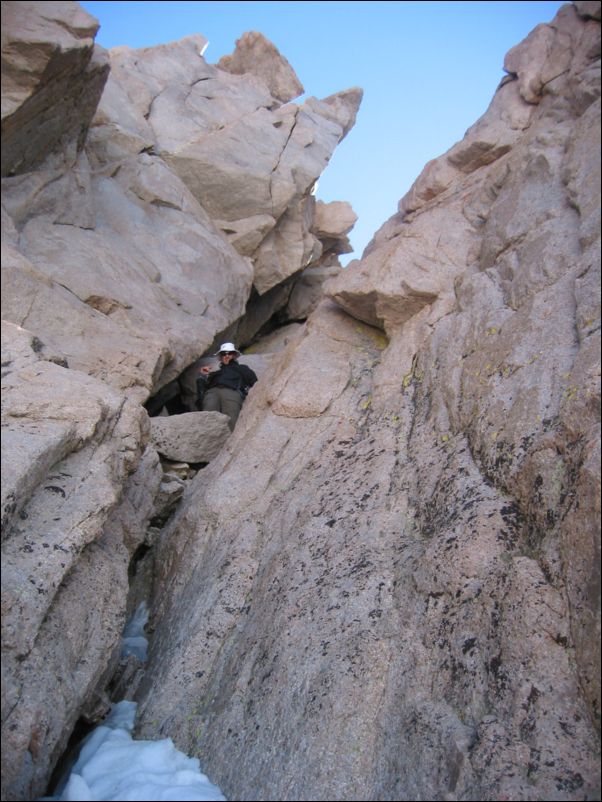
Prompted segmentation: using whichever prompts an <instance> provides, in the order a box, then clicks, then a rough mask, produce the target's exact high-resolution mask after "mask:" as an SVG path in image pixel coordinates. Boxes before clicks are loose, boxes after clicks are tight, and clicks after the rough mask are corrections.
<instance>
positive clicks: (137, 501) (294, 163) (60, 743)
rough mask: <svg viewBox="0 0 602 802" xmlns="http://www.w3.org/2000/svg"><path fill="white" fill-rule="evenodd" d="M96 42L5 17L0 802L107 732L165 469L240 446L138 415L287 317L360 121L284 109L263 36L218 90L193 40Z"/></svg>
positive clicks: (332, 102)
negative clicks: (235, 340)
mask: <svg viewBox="0 0 602 802" xmlns="http://www.w3.org/2000/svg"><path fill="white" fill-rule="evenodd" d="M97 29H98V21H97V20H95V19H94V18H93V17H91V16H90V15H89V14H87V13H86V12H85V11H84V10H83V9H82V8H81V7H80V6H79V5H78V4H77V3H75V2H3V3H2V76H3V82H2V87H3V96H2V177H3V178H2V319H3V322H2V370H3V374H2V376H3V378H2V382H3V384H2V524H3V529H2V565H3V582H2V645H3V684H2V711H3V712H2V728H3V729H2V733H3V752H2V794H3V799H4V798H6V799H34V798H36V797H38V796H41V795H43V794H44V793H46V792H47V790H48V789H47V785H48V782H49V779H50V776H51V773H52V771H53V769H54V767H55V766H56V764H57V761H58V760H59V758H60V756H61V754H62V753H63V752H64V750H65V748H66V746H67V743H68V740H69V737H70V735H71V733H72V731H73V730H74V727H75V726H76V724H77V723H78V722H79V724H82V723H86V724H89V723H92V722H94V721H97V720H98V719H99V718H100V717H102V716H103V715H104V713H105V712H106V711H107V709H108V704H109V701H110V700H109V697H108V695H107V689H108V688H109V685H110V683H111V681H112V680H113V679H114V672H115V669H116V667H117V664H118V662H119V648H120V639H121V632H122V629H123V624H124V622H125V618H126V613H127V611H128V610H129V611H131V606H132V604H133V599H134V598H135V599H136V600H140V598H142V596H141V594H142V593H143V591H144V587H143V584H142V583H141V582H139V581H138V578H139V576H140V575H142V574H144V575H145V576H147V575H148V583H150V582H151V581H152V576H151V573H150V571H149V568H148V565H150V564H152V562H151V563H146V564H145V567H144V570H142V568H141V566H140V565H139V561H140V555H141V554H144V553H146V552H148V551H149V550H150V551H151V552H152V548H153V542H154V539H155V538H156V537H157V536H158V534H159V529H158V527H159V526H160V525H162V523H163V522H164V521H165V520H166V519H167V518H169V516H170V514H171V511H172V510H173V508H174V505H175V504H176V503H177V500H178V498H179V497H180V496H182V495H183V493H184V489H185V485H186V481H188V479H180V478H179V477H178V476H176V475H175V474H174V473H173V471H175V470H176V466H177V463H174V462H173V461H172V462H171V463H170V462H169V460H165V459H160V457H159V453H158V452H159V451H161V452H165V451H167V450H169V454H170V455H171V459H172V460H180V459H185V460H189V461H199V462H205V461H209V460H210V459H212V458H213V457H214V456H215V455H216V453H217V452H218V451H219V448H220V447H221V444H222V443H223V440H224V438H225V436H227V434H228V433H227V432H226V431H225V430H224V428H223V426H222V429H221V430H220V427H219V422H218V424H216V425H215V426H213V427H212V429H211V437H212V443H211V448H210V449H207V445H208V441H207V437H203V438H201V439H202V440H203V443H202V445H203V447H204V450H203V449H202V448H201V447H200V445H199V443H198V435H199V433H200V432H199V431H198V427H196V426H194V425H193V424H192V423H190V424H189V425H188V427H187V426H186V425H185V419H186V418H187V417H188V418H189V420H192V419H194V420H198V417H199V416H200V417H201V418H202V417H203V416H206V414H208V413H198V412H197V413H193V414H192V415H191V416H186V415H181V416H179V418H180V420H178V418H177V417H175V416H174V417H173V418H161V419H153V422H154V427H153V426H151V422H149V417H148V414H147V412H146V409H145V408H144V406H143V404H145V403H146V402H147V401H149V399H150V398H151V397H154V396H155V395H156V394H157V393H160V392H163V391H164V390H165V388H167V387H170V386H171V385H172V384H174V383H176V384H177V383H178V382H179V379H180V377H181V376H182V374H183V373H185V372H186V370H187V369H189V368H190V366H191V365H194V364H195V363H196V361H197V360H198V359H199V358H200V357H201V356H202V355H203V354H205V353H206V352H207V350H208V349H209V348H210V346H211V345H212V343H213V342H214V340H215V339H216V338H218V337H221V336H222V335H223V333H224V332H227V331H229V330H232V329H234V330H239V331H240V332H241V336H242V335H243V334H244V336H245V338H246V340H245V341H246V342H250V341H251V339H252V338H253V336H254V335H255V333H256V332H257V330H258V329H259V328H261V327H262V326H263V325H264V324H265V323H266V321H268V320H269V319H270V318H271V317H272V316H274V315H275V314H277V313H279V312H280V310H282V315H284V316H285V317H286V314H287V313H286V311H285V310H286V306H287V303H288V300H289V298H290V296H291V292H292V291H293V289H294V287H295V285H296V282H297V279H299V278H301V276H302V275H303V271H304V269H305V268H306V267H308V268H311V267H319V266H320V265H321V261H320V259H321V256H322V252H323V246H322V242H321V240H320V235H319V234H314V233H313V223H314V209H315V199H314V197H313V196H312V195H311V191H312V189H313V186H314V184H315V182H316V180H317V179H318V177H319V175H320V173H321V171H322V170H323V168H324V166H325V165H326V163H327V162H328V159H329V158H330V157H331V155H332V153H333V150H334V148H335V147H336V145H337V144H338V142H339V141H340V140H341V139H342V138H343V136H344V135H345V134H346V133H347V131H348V130H349V127H350V125H351V124H352V123H353V120H354V118H355V113H356V112H357V108H358V106H359V102H360V99H361V92H359V90H357V91H355V92H354V91H351V92H344V93H340V95H335V96H334V97H333V98H330V99H326V100H324V101H318V100H316V99H314V100H312V99H308V100H306V102H305V104H304V105H303V106H295V105H293V104H290V103H288V102H287V103H286V105H283V102H284V99H285V96H287V97H286V100H287V101H288V99H290V98H291V97H294V96H296V94H298V92H297V91H296V90H295V88H294V87H295V85H296V84H298V81H297V80H296V78H295V76H294V73H293V71H292V68H291V67H290V65H288V64H287V63H286V62H285V59H284V58H283V57H282V56H281V55H280V54H279V53H278V52H277V50H276V49H275V48H274V47H273V46H272V45H271V44H270V43H269V42H267V40H265V39H264V38H263V37H261V36H260V35H247V36H243V37H242V40H241V41H242V43H243V44H241V45H239V48H238V55H236V54H235V56H234V62H233V65H232V67H231V70H230V72H228V71H227V70H226V69H222V68H218V67H217V66H212V65H209V64H208V63H207V62H206V61H205V60H204V58H203V57H202V51H203V50H204V46H205V44H206V40H205V39H204V37H202V36H201V35H198V34H197V35H193V36H191V37H188V38H186V39H184V40H183V41H181V42H175V43H172V44H170V45H165V46H161V47H157V48H150V49H147V50H142V51H133V50H129V49H128V48H122V49H117V50H115V51H111V52H106V51H104V50H103V49H102V48H99V47H98V46H97V45H95V44H94V36H95V33H96V31H97ZM245 42H246V45H245V44H244V43H245ZM243 51H244V52H243ZM245 53H246V55H245ZM249 58H250V61H249ZM268 75H269V76H271V77H272V78H273V81H267V83H266V76H268ZM262 76H263V77H262ZM191 132H193V133H194V135H191ZM245 132H246V133H245ZM240 136H245V137H246V140H245V141H246V145H245V147H246V151H245V152H246V154H247V162H246V164H245V163H244V160H243V162H241V163H239V165H238V167H233V163H234V161H235V158H234V157H235V155H236V149H237V148H238V142H239V137H240ZM213 168H215V169H216V170H218V171H219V172H220V174H221V175H222V176H226V175H227V181H225V183H223V184H215V185H213V186H212V184H211V170H212V169H213ZM199 187H205V188H206V191H205V190H204V191H202V192H201V191H200V189H199ZM235 195H239V197H238V198H237V197H235ZM270 235H273V240H272V241H271V242H270V245H269V247H266V248H265V249H264V251H263V252H262V254H261V258H260V256H259V255H258V252H259V250H260V249H261V248H262V246H263V245H264V241H265V240H266V239H267V238H268V237H269V236H270ZM341 236H344V234H341ZM287 238H290V242H289V245H287ZM335 240H336V241H338V235H336V236H335ZM289 246H290V247H289ZM328 248H329V249H330V250H331V251H332V243H331V242H330V240H329V243H328ZM335 250H336V249H335ZM339 252H341V251H339ZM338 267H339V266H338V264H335V267H334V269H335V270H336V269H338ZM260 277H261V278H260ZM324 278H325V276H324V275H322V276H320V277H312V278H311V282H312V287H313V288H314V290H315V287H316V286H317V285H321V283H322V282H323V280H324ZM283 279H285V283H284V285H282V284H281V282H282V281H283ZM316 282H317V284H316ZM314 290H312V293H311V294H310V296H309V297H308V296H307V294H305V296H304V298H303V299H302V309H303V311H302V314H303V315H307V314H309V311H310V309H311V308H313V307H315V306H316V304H317V303H318V294H316V292H315V291H314ZM300 308H301V307H300V305H299V303H297V306H296V309H300ZM226 338H227V337H226ZM239 342H241V343H242V340H239ZM266 361H269V360H267V359H266ZM218 417H220V418H221V417H222V416H218ZM214 423H215V421H214ZM222 423H223V421H222ZM183 424H184V425H183ZM161 427H163V429H165V428H167V429H171V432H170V433H169V432H168V433H165V432H163V431H161V432H160V433H158V432H153V428H154V429H157V430H159V429H161ZM182 429H184V431H181V430H182ZM195 431H196V434H197V442H196V446H195V448H193V449H192V450H191V448H190V446H191V443H192V441H193V440H194V438H193V437H192V436H191V435H193V434H195ZM168 441H169V443H168ZM161 456H163V453H162V454H161ZM183 473H184V475H185V477H189V476H190V475H192V472H191V471H190V470H189V468H188V466H187V465H184V466H183ZM138 569H140V570H138ZM137 576H138V578H136V577H137Z"/></svg>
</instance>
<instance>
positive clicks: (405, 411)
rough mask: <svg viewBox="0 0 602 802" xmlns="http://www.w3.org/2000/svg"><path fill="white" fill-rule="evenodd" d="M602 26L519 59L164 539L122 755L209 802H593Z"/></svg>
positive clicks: (577, 22)
mask: <svg viewBox="0 0 602 802" xmlns="http://www.w3.org/2000/svg"><path fill="white" fill-rule="evenodd" d="M599 8H600V7H599V4H593V3H576V4H575V5H567V6H564V7H563V8H562V9H561V10H560V11H559V13H558V15H557V17H556V18H555V19H554V20H553V21H552V22H551V23H550V24H542V25H540V26H538V27H537V28H536V29H535V30H534V31H533V32H532V34H531V35H530V36H529V37H528V38H527V39H526V40H525V41H524V42H522V43H520V44H519V45H517V47H515V48H514V49H513V50H512V51H510V53H509V54H508V56H507V58H506V62H505V67H506V70H507V72H508V76H507V77H506V78H505V79H504V81H503V82H502V84H501V85H500V87H499V89H498V90H497V92H496V94H495V96H494V98H493V100H492V103H491V106H490V108H489V109H488V111H487V112H486V113H485V115H484V116H483V117H482V118H481V119H480V120H479V121H478V122H477V123H475V125H474V126H473V127H472V128H470V129H469V131H468V132H467V134H466V137H465V138H464V139H463V140H462V141H461V142H460V143H458V144H457V145H455V146H454V147H453V148H452V149H451V150H450V151H449V152H448V153H446V154H444V155H443V156H441V157H439V158H438V159H435V160H434V161H432V162H430V163H429V164H428V165H427V166H426V168H425V170H424V172H423V173H422V174H421V175H420V176H419V178H418V179H417V181H416V183H415V184H414V186H413V187H412V189H411V190H410V192H409V193H408V194H407V195H406V197H405V198H403V199H402V200H401V202H400V209H399V213H398V214H397V215H396V216H395V217H393V218H392V219H391V220H389V221H388V222H387V223H385V225H384V226H383V227H382V228H381V230H380V231H379V232H377V234H376V235H375V238H374V240H373V242H372V243H371V245H370V246H369V248H368V249H367V250H366V253H365V254H364V256H363V258H362V259H361V260H360V261H357V262H354V263H352V264H351V265H350V266H349V267H348V268H347V269H346V270H345V271H343V272H342V273H341V274H340V276H339V277H337V278H335V279H333V280H332V281H331V282H330V283H329V284H327V291H328V293H329V294H330V297H331V299H332V300H327V301H324V302H323V303H322V305H321V306H320V307H319V309H318V310H317V311H316V312H315V313H314V314H313V315H312V316H311V318H310V320H309V322H308V324H307V327H306V330H305V334H304V336H303V338H302V339H301V340H300V341H296V342H293V343H291V344H290V345H289V346H288V348H287V349H286V350H285V351H284V352H283V354H282V355H281V358H280V360H279V362H278V363H277V364H275V365H273V367H272V368H271V372H270V373H269V375H267V376H266V378H265V380H264V381H262V382H261V383H260V384H259V385H258V386H257V387H256V388H255V389H254V390H253V393H252V395H251V398H250V399H249V401H248V402H247V405H246V407H245V409H244V410H243V414H242V416H241V418H240V421H239V425H238V427H237V430H236V432H235V433H234V436H233V437H232V438H231V439H230V440H229V442H228V444H227V446H226V448H225V450H224V451H223V452H222V454H221V455H220V456H219V457H218V458H217V459H216V460H215V461H214V462H213V463H212V464H211V465H210V466H209V467H208V468H207V469H206V470H205V471H204V472H203V473H202V475H199V477H198V478H197V479H196V480H195V482H194V484H193V485H192V486H191V487H190V488H189V490H188V492H187V494H186V495H185V497H184V501H183V503H182V507H181V508H180V512H179V514H178V516H177V518H176V519H175V520H174V521H172V523H171V525H169V526H168V528H167V529H166V530H165V531H164V533H163V536H162V539H161V551H160V556H161V558H160V560H159V563H160V566H161V569H160V575H159V576H158V578H157V580H158V581H157V587H156V597H155V602H154V610H153V626H154V627H155V634H154V640H153V643H152V646H151V661H150V666H149V670H148V671H147V674H146V678H145V681H144V683H143V685H142V686H141V689H140V692H139V701H140V721H139V732H140V733H141V734H144V735H147V736H149V735H151V734H155V735H156V734H160V735H161V736H167V735H169V736H171V737H173V738H174V740H175V741H176V743H177V744H178V745H179V746H180V747H181V748H182V749H184V750H185V751H187V752H188V753H190V754H197V755H199V757H200V758H201V760H202V762H203V767H204V770H206V771H207V772H208V774H209V776H210V777H211V779H212V780H213V781H214V782H217V783H218V784H219V785H220V787H221V788H222V789H223V790H224V792H225V794H226V795H227V797H228V798H229V799H240V800H244V799H274V800H275V799H289V800H300V799H324V800H328V799H349V800H356V799H391V800H394V799H487V800H495V799H531V800H535V799H550V800H567V799H571V800H572V799H574V800H582V799H596V798H598V797H599V793H600V790H599V703H600V702H599V700H600V689H599V680H600V673H599V669H600V663H599V636H600V613H599V610H600V607H599V602H600V599H599V588H600V581H599V570H600V569H599V566H600V543H599V538H600V417H599V416H600V251H599V244H600V243H599V233H600V199H599V186H600V163H599V152H600V99H599V94H600V22H599Z"/></svg>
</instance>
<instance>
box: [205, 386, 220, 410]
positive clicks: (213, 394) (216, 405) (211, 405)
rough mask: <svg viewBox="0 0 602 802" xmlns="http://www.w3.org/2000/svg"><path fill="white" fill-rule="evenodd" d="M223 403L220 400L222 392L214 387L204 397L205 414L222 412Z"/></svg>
mask: <svg viewBox="0 0 602 802" xmlns="http://www.w3.org/2000/svg"><path fill="white" fill-rule="evenodd" d="M221 411H222V402H221V398H220V391H219V388H218V387H212V388H211V389H210V390H207V392H206V393H205V395H204V396H203V412H221Z"/></svg>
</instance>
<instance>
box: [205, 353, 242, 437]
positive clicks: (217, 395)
mask: <svg viewBox="0 0 602 802" xmlns="http://www.w3.org/2000/svg"><path fill="white" fill-rule="evenodd" d="M215 356H216V357H217V358H218V359H219V367H218V368H217V370H215V369H213V370H212V368H211V366H210V365H204V366H203V367H202V368H201V369H200V376H199V377H198V378H197V406H198V408H199V409H201V410H202V411H203V412H221V413H222V414H223V415H227V416H228V417H229V418H230V421H229V426H230V430H232V429H234V426H235V425H236V421H237V420H238V416H239V414H240V410H241V409H242V405H243V401H244V400H245V398H246V397H247V393H248V392H249V389H250V388H251V387H252V386H253V385H254V384H255V382H256V381H257V376H256V374H255V372H254V371H253V370H251V368H250V367H248V365H241V364H240V363H239V362H238V357H239V356H240V351H239V350H238V348H237V347H236V346H235V345H234V343H223V344H222V345H221V346H220V349H219V351H218V352H217V353H216V354H215Z"/></svg>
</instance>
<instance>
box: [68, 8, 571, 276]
mask: <svg viewBox="0 0 602 802" xmlns="http://www.w3.org/2000/svg"><path fill="white" fill-rule="evenodd" d="M80 5H82V6H83V7H84V8H85V9H86V10H87V11H88V12H90V13H91V14H93V15H94V16H95V17H96V18H97V19H98V20H99V22H100V24H101V27H100V30H99V32H98V34H97V37H96V41H97V42H98V43H99V44H100V45H102V46H103V47H107V48H108V47H113V46H115V45H129V46H130V47H148V46H150V45H155V44H162V43H165V42H170V41H174V40H177V39H181V38H182V37H184V36H188V35H189V34H192V33H201V34H203V35H204V36H205V37H206V38H207V39H209V47H208V48H207V50H206V52H205V59H206V60H207V61H208V62H210V63H212V64H213V63H215V62H217V61H218V60H219V59H220V58H221V57H222V56H223V55H226V54H228V53H231V52H232V51H233V50H234V47H235V42H236V39H238V38H239V37H240V36H241V35H242V34H243V33H244V32H245V31H249V30H257V31H261V33H263V34H264V35H265V36H266V37H267V38H268V39H270V40H271V41H272V42H273V43H274V44H275V45H276V47H277V48H278V49H279V50H280V52H281V53H282V54H283V55H284V56H285V57H286V58H287V59H288V61H289V62H290V63H291V65H292V67H293V69H294V70H295V72H296V73H297V75H298V77H299V79H300V81H301V83H302V84H303V86H304V87H305V91H306V95H308V96H309V95H315V96H316V97H326V96H328V95H330V94H333V93H334V92H338V91H341V90H343V89H347V88H349V87H352V86H360V87H362V89H363V90H364V100H363V102H362V106H361V108H360V111H359V114H358V119H357V123H356V125H355V128H353V129H352V131H351V132H350V133H349V134H348V135H347V138H346V139H345V140H343V142H342V143H341V144H340V145H339V147H338V148H337V150H336V151H335V154H334V156H333V158H332V160H331V162H330V164H329V165H328V167H327V168H326V170H325V171H324V173H323V174H322V177H321V178H320V182H319V188H318V193H317V196H318V198H319V199H321V200H324V201H333V200H346V201H349V202H350V203H351V205H352V206H353V208H354V210H355V212H356V214H357V215H358V216H359V220H358V222H357V223H356V226H355V228H354V230H353V231H352V232H351V235H350V239H351V244H352V245H353V247H354V249H355V253H354V254H353V255H350V256H347V257H344V258H343V259H342V260H341V261H342V262H344V263H346V262H347V261H349V260H350V259H351V258H356V257H359V256H361V252H362V251H363V249H364V248H365V246H366V245H367V244H368V242H369V241H370V239H371V237H372V235H373V234H374V233H375V231H376V230H377V229H378V228H379V227H380V226H381V225H382V224H383V223H384V222H385V221H386V220H387V219H388V218H389V217H390V216H391V215H392V214H394V213H395V212H396V211H397V203H398V201H399V200H400V199H401V197H402V196H403V195H404V194H405V193H406V192H407V190H408V189H409V188H410V186H411V184H412V183H413V182H414V180H415V179H416V178H417V176H418V175H419V173H420V172H421V170H422V168H423V167H424V165H425V164H426V163H427V162H428V161H429V160H430V159H433V158H435V157H437V156H439V155H441V154H442V153H444V152H445V151H446V150H448V148H450V147H451V146H452V145H453V144H454V143H455V142H457V141H458V140H459V139H461V138H462V137H463V135H464V133H465V131H466V129H467V128H469V127H470V126H471V125H472V124H473V123H474V122H475V121H476V120H477V119H478V118H479V117H480V116H481V115H482V114H483V113H484V111H485V110H486V108H487V106H488V105H489V103H490V101H491V98H492V97H493V93H494V92H495V89H496V87H497V85H498V84H499V82H500V80H501V79H502V77H503V76H504V71H503V62H504V55H505V54H506V52H507V51H508V50H509V49H510V48H511V47H513V46H514V45H515V44H518V42H520V41H521V40H522V39H524V38H525V36H527V34H528V33H529V32H530V31H531V30H532V29H533V28H534V27H535V26H536V25H538V24H539V23H542V22H549V21H551V20H552V19H553V17H554V15H555V14H556V11H557V10H558V9H559V8H560V7H561V6H562V5H564V3H562V2H547V1H546V0H540V1H539V2H528V1H527V0H522V1H520V2H514V1H513V0H501V2H496V1H495V0H489V2H478V1H477V2H475V0H470V1H469V2H453V1H450V0H445V2H436V1H433V0H429V1H425V2H409V1H406V2H395V1H394V0H388V1H387V0H385V1H383V2H381V1H379V0H369V2H363V0H352V1H351V2H347V0H330V1H328V0H326V1H325V2H322V1H318V0H301V2H297V1H296V0H288V1H287V0H284V1H283V0H270V1H269V2H254V1H253V0H247V2H234V1H232V2H230V0H210V1H209V2H206V1H205V0H200V1H199V2H196V1H195V0H188V1H187V2H177V0H171V2H161V1H157V2H148V0H146V1H145V2H143V3H141V2H139V0H135V1H134V2H121V1H120V0H111V1H110V2H106V1H100V2H82V3H80ZM295 102H299V100H297V101H295Z"/></svg>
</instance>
